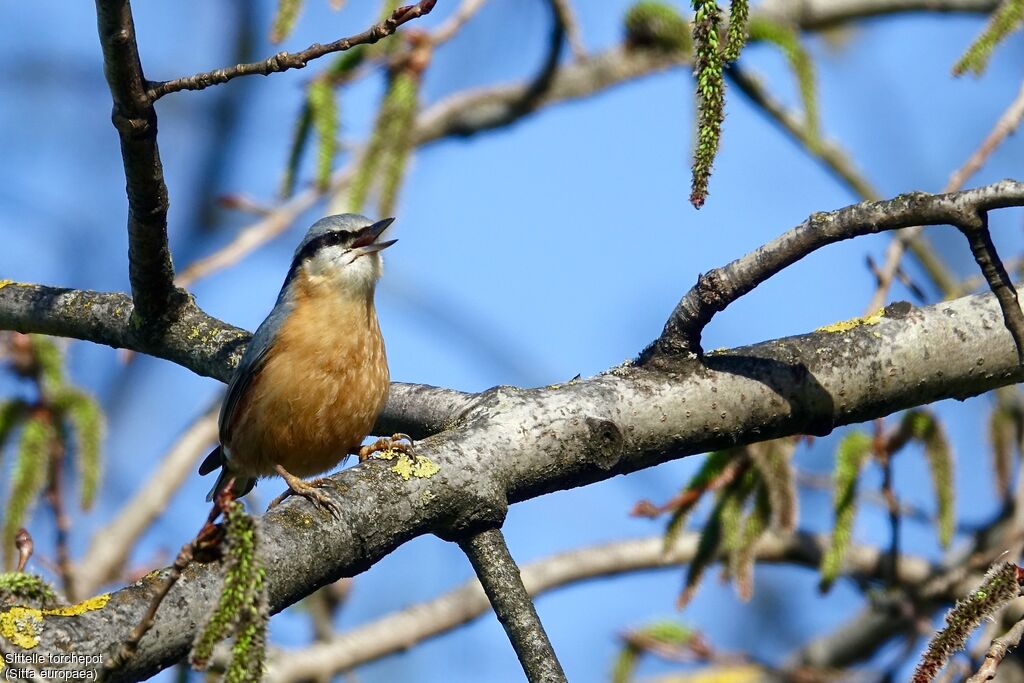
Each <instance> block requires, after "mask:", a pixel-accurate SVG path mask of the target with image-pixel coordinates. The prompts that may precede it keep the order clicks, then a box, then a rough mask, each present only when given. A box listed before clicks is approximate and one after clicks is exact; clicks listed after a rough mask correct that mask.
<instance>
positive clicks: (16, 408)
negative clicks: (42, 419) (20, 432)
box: [0, 399, 28, 452]
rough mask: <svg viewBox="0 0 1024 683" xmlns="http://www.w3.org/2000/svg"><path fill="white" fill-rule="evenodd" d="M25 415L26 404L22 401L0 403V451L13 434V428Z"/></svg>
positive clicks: (14, 400)
mask: <svg viewBox="0 0 1024 683" xmlns="http://www.w3.org/2000/svg"><path fill="white" fill-rule="evenodd" d="M27 413H28V404H27V403H25V402H24V401H22V400H19V399H11V400H9V401H3V402H0V449H2V448H3V445H4V444H5V443H6V442H7V438H8V437H9V436H10V435H11V434H13V433H14V430H15V428H16V427H17V426H18V425H19V424H20V423H21V421H22V420H23V419H24V417H25V415H26V414H27ZM0 452H2V451H0Z"/></svg>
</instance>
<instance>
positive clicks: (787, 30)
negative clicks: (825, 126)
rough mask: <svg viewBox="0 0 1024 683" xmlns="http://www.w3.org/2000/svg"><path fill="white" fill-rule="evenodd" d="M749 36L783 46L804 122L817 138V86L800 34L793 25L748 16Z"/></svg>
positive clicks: (808, 53) (811, 134)
mask: <svg viewBox="0 0 1024 683" xmlns="http://www.w3.org/2000/svg"><path fill="white" fill-rule="evenodd" d="M748 32H749V34H750V37H751V38H752V39H755V40H763V41H765V42H768V43H772V44H773V45H775V46H777V47H778V48H779V49H780V50H782V54H783V55H785V57H786V61H787V62H788V63H789V68H790V69H791V70H792V71H793V75H794V76H795V77H796V81H797V87H798V88H799V90H800V101H801V104H802V105H803V108H804V125H805V126H806V128H807V133H808V135H809V137H810V138H811V140H813V141H815V142H817V141H818V139H819V134H820V130H821V125H820V120H819V118H820V117H819V115H818V86H817V79H816V77H815V74H814V62H813V61H812V60H811V54H810V52H808V51H807V48H805V47H804V44H803V43H802V42H801V41H800V34H799V32H798V31H797V30H796V28H794V27H793V26H791V25H789V24H783V23H780V22H777V21H769V20H767V19H751V21H750V26H749V27H748Z"/></svg>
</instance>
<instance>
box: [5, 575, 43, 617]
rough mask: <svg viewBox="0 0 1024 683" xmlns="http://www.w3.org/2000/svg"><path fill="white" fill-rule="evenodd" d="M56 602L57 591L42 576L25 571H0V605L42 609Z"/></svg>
mask: <svg viewBox="0 0 1024 683" xmlns="http://www.w3.org/2000/svg"><path fill="white" fill-rule="evenodd" d="M56 603H57V594H56V592H54V590H53V587H52V586H51V585H50V584H49V583H47V582H46V581H45V580H43V578H42V577H40V576H36V575H35V574H25V573H24V572H2V573H0V607H9V606H14V605H19V606H22V607H25V606H30V607H36V608H40V609H42V608H45V607H52V606H54V605H56Z"/></svg>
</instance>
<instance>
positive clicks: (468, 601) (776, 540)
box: [267, 532, 932, 683]
mask: <svg viewBox="0 0 1024 683" xmlns="http://www.w3.org/2000/svg"><path fill="white" fill-rule="evenodd" d="M699 539H700V534H699V533H696V532H688V533H684V534H683V535H681V536H680V538H679V539H678V540H677V541H676V543H675V544H674V545H673V547H671V548H669V549H668V550H666V549H665V541H664V539H663V538H661V537H653V538H644V539H633V540H628V541H617V542H614V543H608V544H604V545H598V546H592V547H588V548H580V549H577V550H571V551H568V552H563V553H559V554H557V555H552V556H551V557H547V558H544V559H542V560H538V561H536V562H533V563H531V564H528V565H524V566H523V568H522V577H523V585H525V586H526V590H527V592H528V593H529V594H530V595H531V596H534V597H536V596H538V595H541V594H543V593H546V592H548V591H550V590H553V589H556V588H560V587H562V586H566V585H569V584H573V583H577V582H580V581H586V580H589V579H595V578H601V577H606V576H615V575H619V574H625V573H629V572H638V571H645V570H654V569H658V570H664V569H674V568H677V567H678V566H679V565H681V564H685V563H687V562H689V561H690V560H692V559H693V556H694V554H695V553H696V551H697V543H698V541H699ZM828 544H829V539H828V537H826V536H819V535H814V534H809V533H805V532H798V533H794V534H787V535H770V536H768V537H766V538H764V539H762V540H761V542H759V543H758V547H757V561H758V562H759V563H786V564H798V565H801V566H804V567H810V568H817V567H818V566H819V564H820V563H821V556H822V554H823V553H824V552H825V550H826V549H827V548H828ZM883 568H884V553H883V552H882V551H881V550H879V549H878V548H874V547H871V546H862V545H857V544H854V545H852V546H850V548H849V551H848V552H847V555H846V559H845V569H844V573H845V574H846V575H848V576H851V577H853V578H856V579H857V580H870V579H875V580H877V579H879V578H881V576H882V571H883ZM899 572H900V574H899V580H900V581H901V582H903V583H905V584H919V583H921V582H922V581H924V580H925V579H926V578H927V577H928V576H929V575H930V574H931V572H932V567H931V565H930V564H929V562H928V561H927V560H925V559H922V558H918V557H912V556H906V555H904V556H903V557H902V558H900V565H899ZM489 607H490V605H489V603H488V602H487V596H486V595H485V594H484V591H483V588H482V587H481V586H480V582H479V581H477V580H475V579H473V580H470V581H467V582H466V583H465V584H463V585H462V586H460V587H458V588H456V589H454V590H452V591H450V592H448V593H445V594H444V595H441V596H438V597H436V598H434V599H432V600H428V601H426V602H421V603H417V604H415V605H410V606H409V607H406V608H405V609H402V610H399V611H397V612H393V613H391V614H388V615H385V616H383V617H381V618H380V619H377V620H376V621H372V622H370V623H368V624H365V625H363V626H359V627H357V628H354V629H352V630H351V631H347V632H345V633H341V634H339V635H337V636H336V637H334V638H332V639H331V640H329V641H327V642H323V643H317V644H315V645H311V646H309V647H305V648H302V649H300V650H293V651H281V652H278V653H277V654H276V655H275V656H274V658H273V660H272V661H271V663H270V669H269V671H268V674H267V683H298V682H299V681H305V680H311V679H314V678H316V677H318V676H324V675H333V674H338V673H342V672H345V671H349V670H351V669H353V668H355V667H357V666H359V665H360V664H364V663H366V662H370V661H374V660H377V659H380V658H381V657H385V656H387V655H389V654H394V653H396V652H400V651H402V650H405V649H407V648H409V647H411V646H412V645H413V644H415V643H419V642H421V641H423V640H426V639H428V638H432V637H434V636H437V635H440V634H442V633H446V632H448V631H450V630H452V629H454V628H457V627H459V626H461V625H463V624H465V623H468V622H469V621H471V620H472V619H475V618H476V617H479V616H480V615H481V614H483V613H484V612H486V611H487V610H488V609H489Z"/></svg>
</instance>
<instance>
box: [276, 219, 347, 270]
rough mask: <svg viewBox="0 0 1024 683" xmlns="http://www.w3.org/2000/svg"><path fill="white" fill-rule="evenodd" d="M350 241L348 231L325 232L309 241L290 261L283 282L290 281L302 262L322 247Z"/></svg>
mask: <svg viewBox="0 0 1024 683" xmlns="http://www.w3.org/2000/svg"><path fill="white" fill-rule="evenodd" d="M351 239H352V233H351V232H349V231H348V230H332V231H331V232H326V233H324V234H323V235H319V236H318V237H316V238H314V239H312V240H310V241H309V244H307V245H305V246H303V247H302V250H301V251H299V253H297V254H296V255H295V258H294V259H292V265H291V268H289V269H288V276H287V277H286V278H285V282H288V281H290V280H291V279H292V278H293V277H294V276H295V273H296V271H298V269H299V266H301V265H302V263H303V261H305V260H306V259H309V258H311V257H312V256H313V255H314V254H316V253H317V252H318V251H320V250H321V249H323V248H324V247H334V246H337V245H339V244H344V243H346V242H349V241H351Z"/></svg>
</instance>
